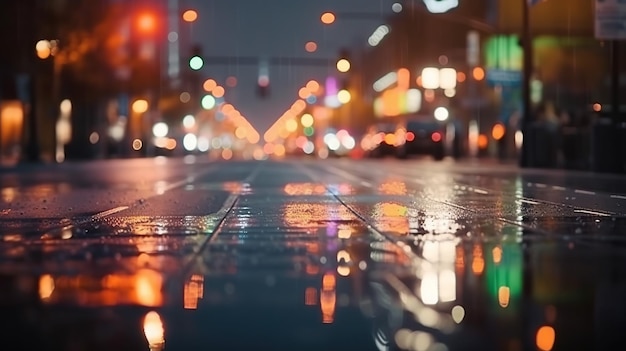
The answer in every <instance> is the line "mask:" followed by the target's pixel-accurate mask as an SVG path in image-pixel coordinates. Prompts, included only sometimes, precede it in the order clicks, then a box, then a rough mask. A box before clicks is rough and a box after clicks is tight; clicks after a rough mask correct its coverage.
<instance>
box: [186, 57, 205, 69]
mask: <svg viewBox="0 0 626 351" xmlns="http://www.w3.org/2000/svg"><path fill="white" fill-rule="evenodd" d="M202 66H204V60H202V57H200V56H194V57H192V58H191V59H189V67H190V68H191V69H192V70H194V71H198V70H200V69H201V68H202Z"/></svg>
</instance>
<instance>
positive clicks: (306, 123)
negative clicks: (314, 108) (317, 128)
mask: <svg viewBox="0 0 626 351" xmlns="http://www.w3.org/2000/svg"><path fill="white" fill-rule="evenodd" d="M313 122H314V120H313V116H311V114H309V113H305V114H303V115H302V117H300V123H301V124H302V126H303V127H310V126H312V125H313Z"/></svg>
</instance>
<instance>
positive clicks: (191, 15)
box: [183, 10, 198, 22]
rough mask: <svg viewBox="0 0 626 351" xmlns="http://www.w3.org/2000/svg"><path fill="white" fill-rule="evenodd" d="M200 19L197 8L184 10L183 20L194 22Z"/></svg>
mask: <svg viewBox="0 0 626 351" xmlns="http://www.w3.org/2000/svg"><path fill="white" fill-rule="evenodd" d="M197 19H198V12H196V11H195V10H187V11H185V12H183V20H184V21H185V22H194V21H195V20H197Z"/></svg>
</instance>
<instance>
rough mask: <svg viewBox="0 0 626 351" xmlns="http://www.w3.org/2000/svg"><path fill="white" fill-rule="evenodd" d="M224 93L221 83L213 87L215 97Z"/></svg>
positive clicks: (222, 95) (219, 96)
mask: <svg viewBox="0 0 626 351" xmlns="http://www.w3.org/2000/svg"><path fill="white" fill-rule="evenodd" d="M224 93H225V90H224V87H223V86H221V85H218V86H216V87H215V88H214V89H213V96H215V97H216V98H221V97H224Z"/></svg>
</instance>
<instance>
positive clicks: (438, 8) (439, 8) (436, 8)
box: [424, 0, 459, 13]
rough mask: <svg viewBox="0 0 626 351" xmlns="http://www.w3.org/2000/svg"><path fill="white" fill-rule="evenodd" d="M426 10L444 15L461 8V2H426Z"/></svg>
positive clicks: (454, 0) (431, 0) (436, 0)
mask: <svg viewBox="0 0 626 351" xmlns="http://www.w3.org/2000/svg"><path fill="white" fill-rule="evenodd" d="M424 4H425V5H426V8H427V9H428V11H430V12H431V13H444V12H448V11H450V10H452V9H453V8H455V7H458V6H459V0H424Z"/></svg>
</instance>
